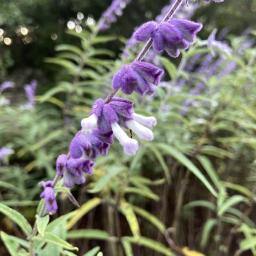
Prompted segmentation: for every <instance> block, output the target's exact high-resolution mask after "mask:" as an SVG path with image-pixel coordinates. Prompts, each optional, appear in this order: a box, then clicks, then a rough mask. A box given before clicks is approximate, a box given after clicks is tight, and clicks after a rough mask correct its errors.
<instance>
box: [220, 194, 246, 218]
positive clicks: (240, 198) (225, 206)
mask: <svg viewBox="0 0 256 256" xmlns="http://www.w3.org/2000/svg"><path fill="white" fill-rule="evenodd" d="M242 202H248V200H247V199H246V198H245V197H243V196H241V195H234V196H232V197H230V198H228V199H227V200H226V201H225V202H224V203H223V204H222V205H220V208H219V210H218V215H219V216H222V215H223V214H224V213H225V212H226V211H227V210H228V209H229V208H231V207H232V206H234V205H236V204H239V203H242Z"/></svg>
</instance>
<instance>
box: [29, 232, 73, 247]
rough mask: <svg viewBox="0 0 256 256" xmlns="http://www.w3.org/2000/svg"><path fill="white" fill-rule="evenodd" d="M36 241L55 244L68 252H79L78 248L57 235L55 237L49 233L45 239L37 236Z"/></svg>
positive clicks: (46, 233) (45, 235)
mask: <svg viewBox="0 0 256 256" xmlns="http://www.w3.org/2000/svg"><path fill="white" fill-rule="evenodd" d="M34 239H35V240H38V241H42V242H46V243H50V244H54V245H57V246H59V247H61V248H64V249H67V250H74V251H78V248H77V247H74V246H73V245H72V244H70V243H68V242H66V241H65V240H63V239H61V238H60V237H58V236H57V235H54V234H52V233H49V232H45V234H44V237H41V236H36V237H35V238H34Z"/></svg>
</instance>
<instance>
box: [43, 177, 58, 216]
mask: <svg viewBox="0 0 256 256" xmlns="http://www.w3.org/2000/svg"><path fill="white" fill-rule="evenodd" d="M41 186H42V187H43V192H42V193H41V195H40V196H41V198H43V199H44V202H45V207H46V210H47V212H48V213H49V214H55V213H56V212H57V210H58V205H57V202H56V196H55V192H54V188H53V181H51V180H49V181H43V182H41Z"/></svg>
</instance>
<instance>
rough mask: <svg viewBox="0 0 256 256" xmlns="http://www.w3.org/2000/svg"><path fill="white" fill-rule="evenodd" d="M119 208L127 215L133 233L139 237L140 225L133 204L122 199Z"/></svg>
mask: <svg viewBox="0 0 256 256" xmlns="http://www.w3.org/2000/svg"><path fill="white" fill-rule="evenodd" d="M119 209H120V211H121V212H122V213H123V215H124V216H125V218H126V220H127V222H128V224H129V226H130V229H131V231H132V234H133V235H134V236H135V237H139V236H140V225H139V222H138V219H137V216H136V214H135V213H134V211H133V209H132V207H131V205H130V204H129V203H127V202H125V201H121V203H120V206H119Z"/></svg>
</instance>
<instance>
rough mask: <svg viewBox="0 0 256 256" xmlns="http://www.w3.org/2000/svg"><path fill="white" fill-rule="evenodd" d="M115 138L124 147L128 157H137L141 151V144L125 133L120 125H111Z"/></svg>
mask: <svg viewBox="0 0 256 256" xmlns="http://www.w3.org/2000/svg"><path fill="white" fill-rule="evenodd" d="M111 127H112V131H113V134H114V136H115V137H116V138H117V140H118V141H119V143H120V144H121V145H122V146H123V149H124V153H125V154H126V155H128V156H131V155H135V154H136V152H137V151H138V149H139V144H138V142H137V141H136V140H134V139H131V138H130V137H129V136H128V135H127V134H126V133H125V131H124V130H123V129H122V128H121V127H120V126H119V124H118V123H113V124H112V125H111Z"/></svg>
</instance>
